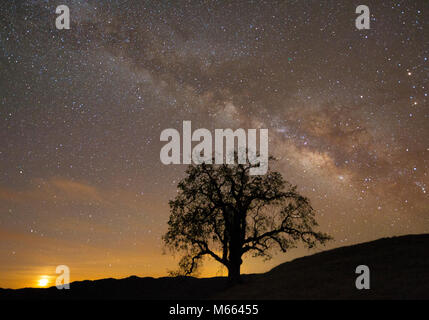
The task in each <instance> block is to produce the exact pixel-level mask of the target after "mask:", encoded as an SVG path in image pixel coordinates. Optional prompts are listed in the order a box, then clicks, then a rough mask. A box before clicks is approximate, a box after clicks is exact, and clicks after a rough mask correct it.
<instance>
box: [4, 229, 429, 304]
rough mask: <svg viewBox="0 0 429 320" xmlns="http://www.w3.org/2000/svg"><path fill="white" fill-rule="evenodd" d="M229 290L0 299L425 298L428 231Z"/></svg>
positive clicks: (135, 288)
mask: <svg viewBox="0 0 429 320" xmlns="http://www.w3.org/2000/svg"><path fill="white" fill-rule="evenodd" d="M362 264H363V265H367V266H368V267H369V268H370V271H371V274H370V280H371V289H369V290H357V289H356V287H355V280H356V277H357V276H358V275H357V274H355V269H356V267H357V266H358V265H362ZM243 279H244V283H243V284H240V285H237V286H235V287H231V288H228V287H227V281H226V278H224V277H215V278H204V279H198V278H193V277H174V278H170V277H164V278H158V279H154V278H139V277H136V276H132V277H128V278H125V279H120V280H116V279H102V280H95V281H77V282H72V283H71V284H70V290H58V289H56V288H55V287H52V288H48V289H39V288H25V289H18V290H12V289H0V299H148V300H154V299H155V300H156V299H163V300H176V299H177V300H183V299H429V234H422V235H408V236H401V237H393V238H383V239H380V240H376V241H372V242H367V243H362V244H358V245H353V246H348V247H341V248H337V249H333V250H329V251H324V252H321V253H317V254H314V255H311V256H306V257H303V258H299V259H296V260H293V261H291V262H286V263H283V264H281V265H279V266H277V267H275V268H274V269H272V270H271V271H269V272H267V273H263V274H251V275H244V276H243Z"/></svg>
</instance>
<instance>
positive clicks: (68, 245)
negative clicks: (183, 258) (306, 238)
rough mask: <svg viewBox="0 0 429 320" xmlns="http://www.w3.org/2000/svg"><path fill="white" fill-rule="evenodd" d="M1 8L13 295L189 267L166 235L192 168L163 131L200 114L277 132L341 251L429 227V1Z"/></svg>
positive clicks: (2, 124) (1, 224)
mask: <svg viewBox="0 0 429 320" xmlns="http://www.w3.org/2000/svg"><path fill="white" fill-rule="evenodd" d="M60 4H65V5H68V6H69V7H70V14H71V28H70V30H57V29H56V28H55V18H56V17H57V15H56V14H55V8H56V6H57V5H60ZM360 4H366V5H367V6H368V7H369V8H370V12H371V29H370V30H357V29H356V27H355V19H356V17H357V16H358V14H356V13H355V10H356V7H357V6H358V5H360ZM0 6H1V7H0V50H1V51H0V70H1V73H0V119H1V120H0V164H1V165H0V287H12V288H17V287H24V286H37V282H38V280H39V279H40V277H42V276H46V277H48V278H49V279H50V281H51V282H50V284H49V285H55V281H54V280H52V279H53V276H54V275H55V267H56V266H57V265H60V264H65V265H68V266H69V267H70V271H71V280H72V281H74V280H83V279H95V278H105V277H126V276H129V275H132V274H135V275H138V276H165V275H167V271H168V270H174V269H175V268H176V265H177V262H178V260H179V258H180V255H177V256H176V257H173V256H171V254H170V253H169V252H166V254H163V243H162V240H161V236H162V234H163V233H165V232H166V230H167V221H168V217H169V207H168V200H169V199H171V198H173V197H174V196H175V194H176V185H177V183H178V181H179V180H180V179H181V178H183V177H184V170H185V168H186V167H185V166H184V165H170V166H166V165H163V164H162V163H161V161H160V158H159V154H160V149H161V147H162V146H163V145H164V144H165V142H160V133H161V131H162V130H164V129H167V128H176V129H178V130H179V132H181V127H182V122H183V121H184V120H191V121H192V127H193V129H197V128H207V129H209V130H214V129H215V128H233V129H234V128H245V129H247V128H268V129H269V137H270V142H269V151H270V154H272V155H273V156H275V157H277V158H278V161H277V163H276V164H275V168H276V169H278V170H279V171H280V172H281V173H282V174H283V176H284V177H285V178H286V180H288V181H289V182H291V183H292V184H297V185H298V190H299V192H301V193H302V194H304V195H306V196H308V197H309V198H310V200H311V201H312V204H313V206H314V208H315V209H316V211H317V216H316V217H317V220H318V221H319V224H320V229H319V230H321V231H323V232H327V233H329V234H331V235H332V236H333V237H334V238H335V241H333V242H331V243H330V244H329V245H328V246H327V247H326V248H332V247H338V246H344V245H350V244H353V243H358V242H364V241H369V240H374V239H378V238H381V237H386V236H394V235H402V234H410V233H427V232H429V210H428V208H429V206H428V203H429V202H428V192H429V190H428V189H429V178H428V165H429V125H428V124H429V123H428V121H429V97H428V93H429V61H428V58H429V30H428V27H429V26H428V24H429V2H428V1H424V0H421V1H366V2H365V3H363V2H362V1H303V0H298V1H289V0H287V1H150V2H149V1H136V0H135V1H124V0H123V1H91V0H90V1H71V0H62V1H5V0H3V1H1V5H0ZM212 132H213V131H212ZM326 248H325V249H326ZM322 249H323V248H320V249H317V250H322ZM317 250H312V251H310V252H309V251H308V250H306V249H302V248H298V249H295V250H294V251H291V252H290V253H288V254H283V255H280V254H279V255H277V256H275V257H274V258H273V259H272V260H271V261H268V262H265V263H264V262H263V261H262V260H258V259H251V258H250V259H247V260H245V263H244V267H243V272H245V273H249V272H265V271H267V270H269V269H270V268H272V267H273V266H275V265H277V264H279V263H281V262H284V261H287V260H290V259H293V258H296V257H298V256H302V255H306V254H310V253H313V252H317ZM362 263H364V261H362ZM222 274H223V275H226V270H225V269H222V268H220V266H219V265H218V264H216V263H214V262H209V261H208V263H207V264H206V265H205V268H203V272H202V274H201V276H214V275H222ZM52 281H53V282H52Z"/></svg>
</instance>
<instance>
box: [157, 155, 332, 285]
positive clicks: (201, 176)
mask: <svg viewBox="0 0 429 320" xmlns="http://www.w3.org/2000/svg"><path fill="white" fill-rule="evenodd" d="M270 161H273V158H272V157H271V158H270ZM252 166H253V165H252V164H250V163H246V164H235V165H226V164H223V165H214V164H206V163H202V164H198V165H190V166H189V167H188V169H187V171H186V176H185V178H184V179H183V180H181V181H180V182H179V184H178V194H177V196H176V197H175V199H173V200H171V201H170V203H169V204H170V210H171V214H170V219H169V221H168V231H167V233H166V234H165V235H164V237H163V239H164V242H165V244H166V246H167V247H168V248H170V249H172V250H173V251H179V252H183V253H184V256H183V258H182V259H181V261H180V263H179V267H180V268H179V270H180V272H181V273H182V274H185V275H191V274H193V273H195V272H196V271H197V269H198V267H199V266H200V265H201V263H202V261H203V258H204V257H207V256H209V257H211V258H213V259H215V260H216V261H218V262H219V263H221V264H223V265H224V266H225V267H226V268H227V269H228V278H229V280H230V281H231V282H233V283H236V282H239V281H240V266H241V264H242V262H243V261H242V257H243V255H245V254H250V255H252V256H254V257H257V256H259V257H264V258H266V259H269V258H271V256H272V254H273V253H274V252H276V251H281V252H287V251H288V250H289V249H291V248H294V247H296V245H297V244H298V243H299V242H301V243H303V244H304V245H306V246H307V247H309V248H311V247H314V246H315V245H316V244H318V243H320V244H324V243H325V242H326V241H327V240H329V239H331V238H330V236H329V235H327V234H325V233H322V232H317V231H315V230H314V228H315V227H317V225H318V224H317V222H316V220H315V211H314V209H313V208H312V206H311V204H310V201H309V199H307V198H306V197H304V196H302V195H300V194H299V193H298V192H297V187H296V186H292V185H291V184H290V183H288V182H287V181H285V180H284V179H283V177H282V175H281V174H280V173H279V172H275V171H271V170H269V171H268V172H267V174H265V175H260V176H252V175H249V170H250V168H252Z"/></svg>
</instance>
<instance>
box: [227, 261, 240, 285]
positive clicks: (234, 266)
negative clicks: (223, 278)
mask: <svg viewBox="0 0 429 320" xmlns="http://www.w3.org/2000/svg"><path fill="white" fill-rule="evenodd" d="M240 267H241V259H240V260H238V261H235V262H232V261H231V262H230V265H229V267H228V283H229V284H230V285H234V284H237V283H241V275H240Z"/></svg>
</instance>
